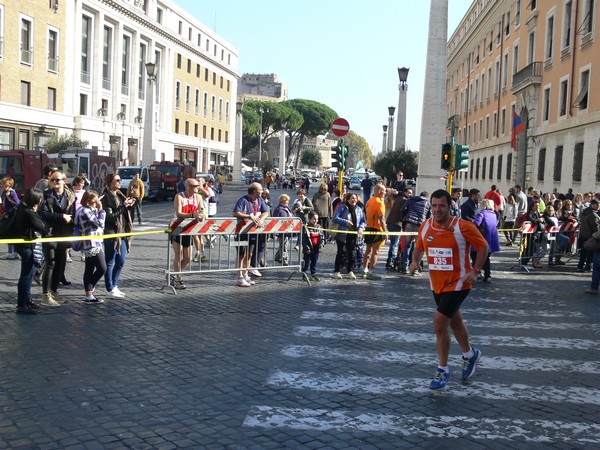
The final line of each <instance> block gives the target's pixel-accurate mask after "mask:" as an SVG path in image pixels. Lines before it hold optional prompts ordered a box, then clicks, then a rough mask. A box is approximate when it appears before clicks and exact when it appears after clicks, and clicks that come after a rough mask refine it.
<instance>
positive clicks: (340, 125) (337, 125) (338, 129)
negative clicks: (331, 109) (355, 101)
mask: <svg viewBox="0 0 600 450" xmlns="http://www.w3.org/2000/svg"><path fill="white" fill-rule="evenodd" d="M348 131H350V124H349V123H348V121H347V120H346V119H342V118H341V117H338V118H337V119H335V120H334V121H333V123H332V124H331V132H332V133H333V134H335V135H336V136H337V137H342V136H346V134H348Z"/></svg>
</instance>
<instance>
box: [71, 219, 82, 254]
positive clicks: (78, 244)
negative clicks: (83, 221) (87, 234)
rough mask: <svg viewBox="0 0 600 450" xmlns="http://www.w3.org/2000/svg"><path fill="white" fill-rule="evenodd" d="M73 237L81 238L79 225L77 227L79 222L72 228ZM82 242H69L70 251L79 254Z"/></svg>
mask: <svg viewBox="0 0 600 450" xmlns="http://www.w3.org/2000/svg"><path fill="white" fill-rule="evenodd" d="M73 236H81V225H79V221H77V223H76V224H75V225H74V226H73ZM82 244H83V241H82V240H79V239H78V240H76V241H71V249H72V250H73V251H74V252H80V251H81V250H83V249H82Z"/></svg>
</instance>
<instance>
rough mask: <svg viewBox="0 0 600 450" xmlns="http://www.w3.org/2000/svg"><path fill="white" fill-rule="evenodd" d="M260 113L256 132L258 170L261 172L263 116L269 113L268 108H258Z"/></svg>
mask: <svg viewBox="0 0 600 450" xmlns="http://www.w3.org/2000/svg"><path fill="white" fill-rule="evenodd" d="M258 112H259V113H260V128H259V130H258V169H259V170H261V159H262V135H263V130H262V128H263V114H264V113H268V112H269V108H263V107H262V106H261V107H260V108H258Z"/></svg>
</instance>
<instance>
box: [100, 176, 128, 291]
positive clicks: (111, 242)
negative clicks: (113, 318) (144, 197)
mask: <svg viewBox="0 0 600 450" xmlns="http://www.w3.org/2000/svg"><path fill="white" fill-rule="evenodd" d="M120 188H121V177H120V176H119V175H117V174H116V173H109V174H108V175H106V187H105V188H104V190H103V191H102V195H101V196H100V200H101V201H102V209H104V211H105V212H106V216H105V217H106V219H105V223H104V231H105V233H106V234H119V233H131V231H132V230H133V226H132V223H131V215H130V214H129V211H130V210H131V208H132V207H133V204H134V203H135V200H134V199H133V198H128V197H125V194H123V193H122V192H121V190H120ZM130 248H131V236H127V237H113V238H107V239H105V240H104V259H105V260H106V273H105V274H104V286H105V287H106V292H107V293H108V295H109V296H111V297H113V298H123V297H125V294H124V293H123V291H121V290H120V289H119V278H120V276H121V271H122V270H123V267H124V266H125V260H126V258H127V253H129V250H130Z"/></svg>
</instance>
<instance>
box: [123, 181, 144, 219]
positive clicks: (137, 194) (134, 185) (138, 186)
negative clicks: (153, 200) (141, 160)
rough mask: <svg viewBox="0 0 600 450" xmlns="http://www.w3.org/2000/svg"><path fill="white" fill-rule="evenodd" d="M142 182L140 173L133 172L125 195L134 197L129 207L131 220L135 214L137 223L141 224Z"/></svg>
mask: <svg viewBox="0 0 600 450" xmlns="http://www.w3.org/2000/svg"><path fill="white" fill-rule="evenodd" d="M144 194H145V192H144V182H143V181H142V180H140V173H139V172H135V173H134V174H133V179H132V180H131V181H130V182H129V186H127V197H129V198H133V199H135V203H134V204H133V208H132V209H131V220H132V221H133V220H135V216H136V214H137V220H138V225H141V224H142V202H143V200H144Z"/></svg>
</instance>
